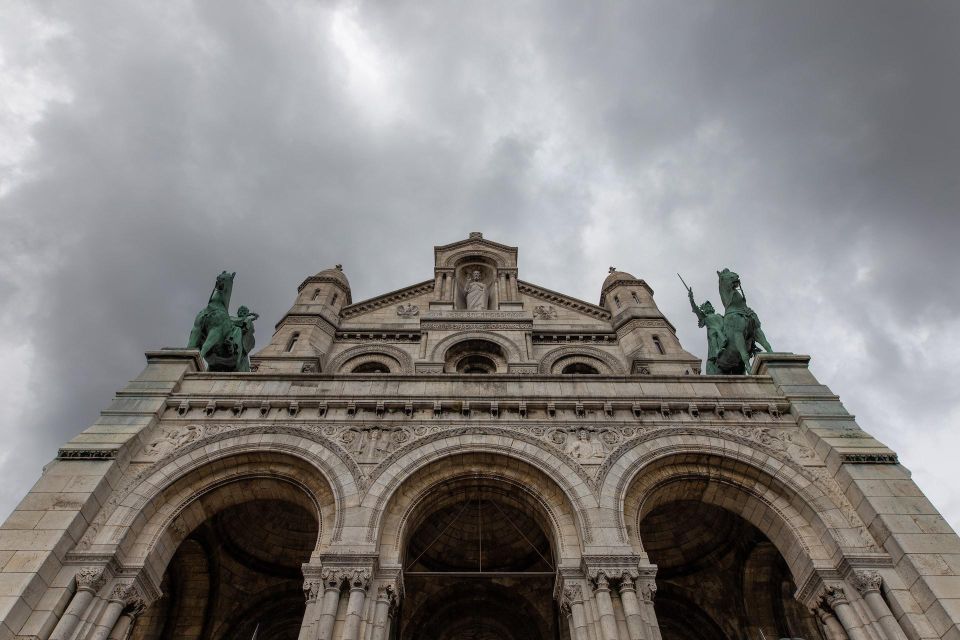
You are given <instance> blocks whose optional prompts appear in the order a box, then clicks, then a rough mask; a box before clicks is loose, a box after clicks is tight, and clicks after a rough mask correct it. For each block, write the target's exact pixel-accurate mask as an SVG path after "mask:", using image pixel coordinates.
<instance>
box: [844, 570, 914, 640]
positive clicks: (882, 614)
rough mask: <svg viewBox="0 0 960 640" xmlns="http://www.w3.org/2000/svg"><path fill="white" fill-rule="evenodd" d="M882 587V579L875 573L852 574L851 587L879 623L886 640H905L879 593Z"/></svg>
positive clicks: (860, 572)
mask: <svg viewBox="0 0 960 640" xmlns="http://www.w3.org/2000/svg"><path fill="white" fill-rule="evenodd" d="M882 585H883V578H882V577H881V576H880V574H879V573H877V572H876V571H856V572H854V574H853V586H855V587H856V588H857V591H859V592H860V595H862V596H863V599H864V600H865V601H866V603H867V606H868V607H870V611H872V612H873V615H874V616H876V618H877V620H878V621H879V622H880V626H881V627H882V628H883V632H884V633H885V634H886V635H887V638H888V640H907V636H906V634H905V633H904V632H903V629H902V628H901V627H900V623H899V622H897V619H896V618H894V617H893V612H892V611H890V607H889V606H888V605H887V601H886V600H884V599H883V594H881V593H880V587H881V586H882Z"/></svg>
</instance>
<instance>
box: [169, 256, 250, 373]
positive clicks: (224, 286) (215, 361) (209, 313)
mask: <svg viewBox="0 0 960 640" xmlns="http://www.w3.org/2000/svg"><path fill="white" fill-rule="evenodd" d="M236 275H237V274H236V272H234V273H227V272H226V271H223V272H221V273H220V275H218V276H217V282H216V284H215V285H214V287H213V293H211V294H210V301H209V302H208V303H207V306H206V308H205V309H204V310H203V311H201V312H200V313H198V314H197V318H196V320H194V322H193V331H191V332H190V341H189V342H188V343H187V348H188V349H200V355H201V356H202V357H203V359H204V360H206V361H207V365H208V366H209V368H210V371H250V352H251V351H253V346H254V344H255V341H254V337H253V321H254V320H256V319H257V318H259V317H260V316H259V315H258V314H256V313H253V312H251V311H250V310H249V309H248V308H247V307H244V306H241V307H240V308H239V309H237V317H236V318H233V317H231V316H230V311H229V310H230V295H231V294H232V293H233V278H234V276H236Z"/></svg>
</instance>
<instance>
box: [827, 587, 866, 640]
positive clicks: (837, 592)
mask: <svg viewBox="0 0 960 640" xmlns="http://www.w3.org/2000/svg"><path fill="white" fill-rule="evenodd" d="M823 600H824V602H826V603H827V605H828V606H829V607H830V608H831V609H832V610H833V612H834V613H835V614H836V615H837V617H838V618H839V619H840V624H841V625H843V630H844V631H846V632H847V636H849V637H850V640H870V638H869V636H867V633H866V631H864V630H863V623H862V622H861V620H860V616H858V615H857V612H856V611H854V609H853V607H851V606H850V601H849V600H847V594H846V592H845V591H844V590H843V587H842V586H840V585H832V586H829V587H827V588H826V590H825V592H824V594H823Z"/></svg>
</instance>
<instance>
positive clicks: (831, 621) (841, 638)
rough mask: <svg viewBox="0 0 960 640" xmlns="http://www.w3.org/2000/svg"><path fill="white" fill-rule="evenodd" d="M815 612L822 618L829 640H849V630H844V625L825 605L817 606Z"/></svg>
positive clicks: (821, 621)
mask: <svg viewBox="0 0 960 640" xmlns="http://www.w3.org/2000/svg"><path fill="white" fill-rule="evenodd" d="M813 613H814V614H815V615H816V616H817V618H819V619H820V623H821V624H822V625H823V630H824V632H825V633H826V636H827V640H847V632H846V631H844V630H843V625H841V624H840V621H839V620H837V617H836V616H835V615H833V612H832V611H830V609H828V608H827V607H826V606H825V605H821V606H819V607H815V608H814V609H813Z"/></svg>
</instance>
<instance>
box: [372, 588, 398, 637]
mask: <svg viewBox="0 0 960 640" xmlns="http://www.w3.org/2000/svg"><path fill="white" fill-rule="evenodd" d="M396 599H397V594H396V590H395V589H394V587H393V585H392V584H383V585H380V586H379V587H378V588H377V604H376V608H375V609H374V611H373V635H372V636H370V640H386V638H387V636H388V635H389V633H390V612H391V611H392V610H393V606H394V603H395V602H396Z"/></svg>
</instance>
